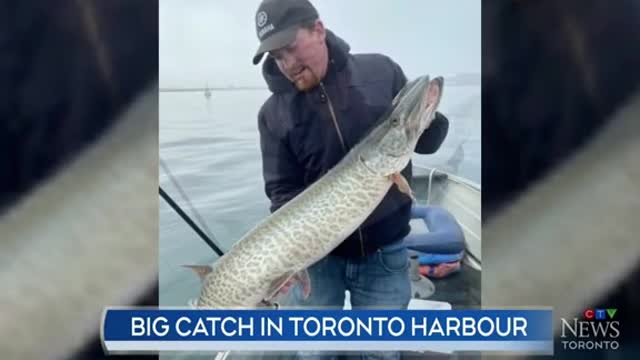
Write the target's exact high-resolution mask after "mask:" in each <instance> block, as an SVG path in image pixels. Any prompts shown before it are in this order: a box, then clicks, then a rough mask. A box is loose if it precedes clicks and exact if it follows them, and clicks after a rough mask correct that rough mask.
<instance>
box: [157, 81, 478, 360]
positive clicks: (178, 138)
mask: <svg viewBox="0 0 640 360" xmlns="http://www.w3.org/2000/svg"><path fill="white" fill-rule="evenodd" d="M268 96H269V93H268V91H267V90H252V91H226V92H214V93H213V94H212V97H211V98H210V99H209V100H207V99H206V98H205V96H204V94H203V93H161V94H160V157H161V159H162V160H163V161H164V162H165V164H166V165H167V166H168V168H169V170H170V172H171V174H172V175H173V176H174V178H175V179H176V180H177V181H178V183H179V184H180V187H181V188H182V189H183V190H184V192H185V193H186V194H187V196H188V197H189V200H190V201H191V204H192V205H193V207H195V208H196V210H197V211H198V213H199V214H200V215H201V216H202V218H203V219H204V221H205V225H206V227H207V228H208V229H209V230H210V231H211V233H212V234H213V235H214V236H215V240H214V241H216V243H217V244H218V245H219V246H220V247H222V249H223V250H226V249H228V248H229V247H230V246H231V244H233V243H234V242H235V241H237V240H238V239H239V238H240V237H242V235H244V234H245V233H246V232H247V231H249V230H250V229H251V228H252V227H253V226H254V225H255V224H256V223H257V222H258V221H260V220H261V219H262V218H264V217H265V216H267V215H268V206H269V202H268V199H267V197H266V195H265V194H264V188H263V182H262V168H261V166H262V164H261V160H260V148H259V137H258V130H257V113H258V109H259V108H260V106H261V105H262V103H263V102H264V100H265V99H266V98H267V97H268ZM480 99H481V90H480V86H479V85H478V86H457V87H456V86H450V87H448V88H445V92H444V96H443V99H442V102H441V105H440V111H441V112H443V113H444V114H445V115H446V116H447V117H448V118H449V121H450V129H449V135H448V137H447V139H446V140H445V143H444V144H443V145H442V148H441V149H440V150H439V151H438V153H437V154H434V155H429V156H425V155H415V156H414V159H413V161H414V163H416V164H418V165H420V164H422V165H429V166H438V165H441V166H445V165H443V164H445V163H446V162H447V161H448V160H449V159H451V157H452V156H453V154H454V153H455V152H456V150H457V149H458V148H459V146H462V150H463V151H464V157H463V159H462V161H461V162H460V163H459V166H458V168H457V174H458V175H460V176H462V177H465V178H468V179H470V180H472V181H474V182H476V183H478V184H480V160H481V151H480V150H481V149H480V129H481V123H480V114H481V108H480V104H481V101H480ZM458 153H460V152H459V151H458ZM159 172H160V185H161V186H162V187H163V189H164V190H165V191H166V192H167V193H168V194H169V195H171V196H172V197H173V199H174V200H175V201H176V202H177V203H178V204H180V205H181V206H182V207H183V209H184V210H185V211H186V212H187V213H188V214H189V215H190V216H191V217H192V218H193V219H194V220H196V219H195V217H194V216H193V213H191V212H190V210H189V209H188V207H187V203H186V201H185V200H184V199H183V198H182V196H181V195H180V193H179V191H178V189H177V188H176V187H175V186H174V185H173V183H172V182H171V181H170V179H169V176H168V175H167V173H166V172H165V171H164V169H162V168H160V170H159ZM216 258H217V255H216V254H215V253H214V252H213V251H212V250H211V248H209V247H208V246H207V245H206V244H205V243H204V242H203V241H202V240H201V239H200V238H199V237H198V236H197V234H196V233H195V232H194V231H193V230H192V229H191V228H190V227H189V226H188V225H187V224H186V223H185V222H184V221H183V220H182V219H181V218H180V217H179V216H178V215H177V214H176V213H175V212H174V211H173V209H171V207H169V206H168V205H167V204H166V202H164V201H163V200H162V199H161V200H160V259H159V267H160V269H159V272H160V304H161V305H162V306H185V305H187V302H188V300H189V299H192V298H195V297H197V295H198V289H199V280H198V277H197V276H196V275H195V274H194V273H193V272H192V271H191V270H188V269H185V268H183V267H182V265H184V264H208V263H211V262H213V261H215V259H216ZM185 357H186V355H182V354H181V355H171V356H163V358H164V359H182V358H185ZM198 358H200V357H198ZM205 358H207V357H205ZM208 358H211V356H209V357H208Z"/></svg>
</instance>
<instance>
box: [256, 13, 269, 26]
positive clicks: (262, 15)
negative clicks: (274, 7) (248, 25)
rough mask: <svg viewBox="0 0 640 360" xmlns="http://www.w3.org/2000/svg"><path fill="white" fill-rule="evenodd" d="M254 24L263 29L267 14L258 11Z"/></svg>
mask: <svg viewBox="0 0 640 360" xmlns="http://www.w3.org/2000/svg"><path fill="white" fill-rule="evenodd" d="M256 23H257V24H258V27H263V26H264V24H266V23H267V13H266V12H264V11H260V12H259V13H258V15H256Z"/></svg>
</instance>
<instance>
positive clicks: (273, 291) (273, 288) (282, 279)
mask: <svg viewBox="0 0 640 360" xmlns="http://www.w3.org/2000/svg"><path fill="white" fill-rule="evenodd" d="M294 275H296V273H295V272H294V271H287V272H286V273H284V274H282V275H280V276H279V277H278V278H276V279H275V280H273V281H272V282H271V285H270V286H269V290H267V297H266V298H265V299H263V301H267V302H268V301H270V300H271V299H273V298H274V297H276V296H277V295H278V292H279V291H280V289H281V288H282V287H283V286H284V284H286V283H287V281H289V279H291V278H292V277H293V276H294Z"/></svg>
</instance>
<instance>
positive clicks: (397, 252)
mask: <svg viewBox="0 0 640 360" xmlns="http://www.w3.org/2000/svg"><path fill="white" fill-rule="evenodd" d="M408 269H409V256H408V253H407V250H406V248H401V249H381V250H378V251H377V252H375V253H373V254H371V255H369V256H366V257H362V258H355V259H344V258H341V257H336V256H327V257H325V258H323V259H322V260H320V261H318V262H317V263H315V264H314V265H312V266H311V267H310V268H309V269H308V271H309V277H310V280H311V294H310V295H309V297H308V298H307V299H303V298H302V287H301V286H298V285H296V286H294V287H293V288H291V290H290V292H289V296H288V297H287V298H286V300H285V301H284V302H283V303H282V306H283V307H287V308H312V309H327V308H337V309H342V307H343V305H344V301H345V290H349V294H350V302H351V307H352V308H353V309H363V308H368V309H372V308H380V309H406V308H407V306H408V305H409V300H411V283H410V280H409V271H408ZM343 355H348V357H349V358H354V359H400V353H398V352H365V353H348V354H343ZM298 358H301V359H323V360H324V359H337V358H338V354H333V353H327V352H319V353H318V352H301V353H299V354H298Z"/></svg>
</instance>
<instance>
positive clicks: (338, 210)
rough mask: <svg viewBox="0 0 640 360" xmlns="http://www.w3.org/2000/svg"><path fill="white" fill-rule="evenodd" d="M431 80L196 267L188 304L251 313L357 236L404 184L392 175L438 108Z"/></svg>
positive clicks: (412, 87) (408, 92)
mask: <svg viewBox="0 0 640 360" xmlns="http://www.w3.org/2000/svg"><path fill="white" fill-rule="evenodd" d="M437 79H438V81H435V80H434V81H430V80H429V77H428V76H425V77H422V78H418V79H416V80H414V81H413V82H411V83H409V84H407V85H406V86H405V88H404V89H403V90H402V91H401V92H400V94H398V96H397V97H396V99H394V103H393V111H390V112H389V114H388V115H386V118H385V119H382V120H383V121H381V123H380V124H379V125H378V126H377V127H376V128H375V129H374V130H373V131H372V132H371V133H369V134H368V135H367V136H366V137H365V138H364V139H363V140H362V141H361V142H360V143H359V144H358V145H357V146H356V147H354V148H353V149H352V150H351V151H350V152H349V153H348V154H347V156H345V157H344V158H343V159H342V160H341V161H340V162H339V163H338V164H337V165H336V166H335V167H333V168H332V169H331V170H330V171H328V172H327V173H326V174H325V175H324V176H323V177H321V178H320V179H319V180H317V181H316V182H315V183H314V184H312V185H311V186H310V187H308V188H307V189H306V190H305V191H303V192H302V193H300V194H298V196H296V197H295V198H293V199H292V200H290V201H289V202H288V203H287V204H285V205H284V206H282V207H281V208H279V209H278V210H277V211H275V212H274V213H273V214H271V215H270V216H268V217H267V218H266V219H264V220H263V221H262V222H260V223H259V224H258V225H256V226H255V227H254V228H253V229H252V230H250V231H249V232H248V233H247V234H246V235H245V236H244V237H243V238H241V239H240V240H239V241H238V242H236V243H235V244H234V246H233V247H232V248H231V249H230V250H229V251H228V252H227V253H226V254H225V255H224V256H222V257H221V258H219V259H218V260H217V261H216V262H214V263H213V264H212V265H211V266H210V267H207V268H206V269H205V270H203V268H202V267H198V272H199V274H200V276H201V278H202V288H201V292H200V296H199V298H198V299H197V301H195V302H194V303H192V305H193V306H194V307H201V308H226V309H229V308H255V307H258V306H259V304H260V303H261V302H262V301H263V300H265V299H270V298H271V297H273V296H274V295H275V294H276V293H277V290H278V289H279V288H280V287H281V286H282V285H283V284H284V283H285V282H286V281H287V280H288V279H289V278H290V277H292V276H299V279H302V280H307V281H308V277H307V276H308V275H306V268H307V267H309V266H310V265H312V264H313V263H315V262H316V261H318V260H320V259H321V258H323V257H324V256H326V255H327V254H328V253H330V252H331V251H332V250H333V249H335V248H336V247H337V246H338V245H339V244H340V243H341V242H342V241H343V240H344V239H346V238H347V237H348V236H349V235H350V234H352V233H353V232H354V231H356V230H357V228H358V227H359V226H360V225H361V224H362V223H363V222H364V221H365V220H366V218H367V217H368V216H369V215H370V214H371V213H372V212H373V210H374V209H375V208H376V207H377V206H378V205H379V204H380V202H381V201H382V199H383V198H384V196H385V195H386V194H387V192H388V191H389V189H390V188H391V186H392V185H393V184H394V183H397V184H398V185H399V186H402V182H403V181H405V180H404V178H402V177H401V176H399V175H398V173H399V172H400V171H401V170H402V169H403V168H404V167H405V166H406V165H407V164H408V162H409V159H410V156H411V153H412V152H413V149H414V148H415V144H416V142H417V139H418V137H419V136H420V134H421V133H422V132H423V131H424V129H426V127H428V124H429V123H430V121H431V120H432V118H433V114H434V113H435V109H436V107H437V104H438V103H439V99H440V91H441V87H442V79H441V78H437ZM434 88H435V95H433V96H432V98H430V100H428V101H427V99H428V98H429V97H428V96H427V94H428V93H429V92H430V91H431V92H434ZM427 103H430V104H431V106H429V107H428V106H427ZM404 184H406V182H405V183H404ZM301 274H302V275H301ZM311 291H313V284H311Z"/></svg>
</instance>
